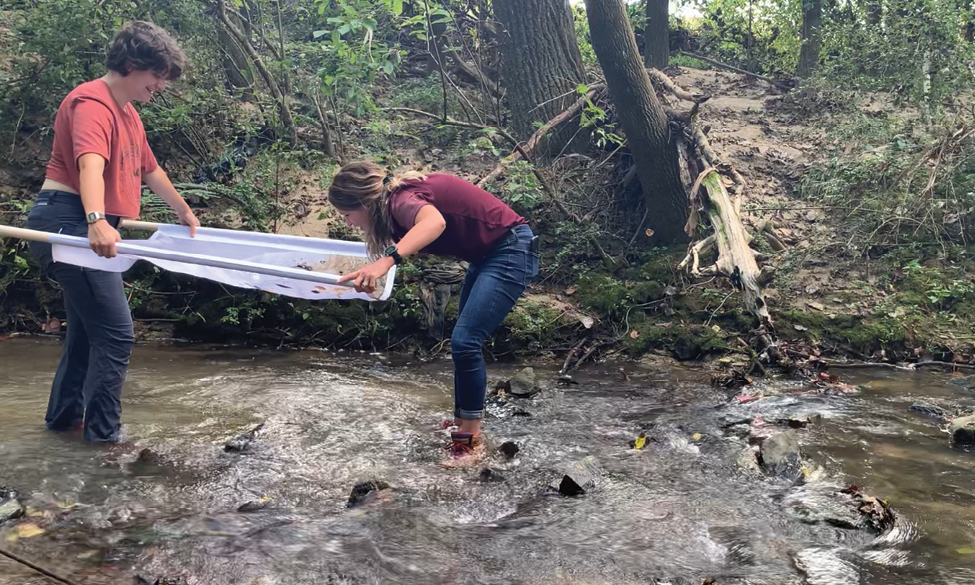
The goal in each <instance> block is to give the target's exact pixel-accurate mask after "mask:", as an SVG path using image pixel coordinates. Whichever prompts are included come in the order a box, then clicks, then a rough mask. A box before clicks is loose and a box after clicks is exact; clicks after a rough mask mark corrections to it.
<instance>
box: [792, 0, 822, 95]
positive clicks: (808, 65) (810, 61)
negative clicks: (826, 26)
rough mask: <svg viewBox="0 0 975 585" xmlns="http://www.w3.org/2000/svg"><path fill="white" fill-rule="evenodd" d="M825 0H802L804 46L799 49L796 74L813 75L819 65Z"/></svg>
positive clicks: (798, 75)
mask: <svg viewBox="0 0 975 585" xmlns="http://www.w3.org/2000/svg"><path fill="white" fill-rule="evenodd" d="M822 26H823V0H803V2H802V47H801V48H800V49H799V66H798V67H797V68H796V76H797V77H801V78H808V77H811V76H812V74H813V73H814V72H815V71H816V67H817V66H818V65H819V50H820V48H821V47H822V44H823V41H822V38H823V37H822V33H821V30H820V29H821V28H822Z"/></svg>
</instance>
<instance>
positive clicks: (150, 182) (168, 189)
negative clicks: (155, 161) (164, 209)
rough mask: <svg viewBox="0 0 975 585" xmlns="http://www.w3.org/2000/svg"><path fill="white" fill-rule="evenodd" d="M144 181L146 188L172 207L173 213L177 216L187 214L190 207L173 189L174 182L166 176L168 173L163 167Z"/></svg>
mask: <svg viewBox="0 0 975 585" xmlns="http://www.w3.org/2000/svg"><path fill="white" fill-rule="evenodd" d="M143 180H144V181H145V183H146V186H147V187H149V189H151V190H152V192H153V193H155V194H156V195H159V197H161V198H162V200H163V201H165V202H166V205H168V206H170V207H171V208H172V209H173V211H175V212H176V213H177V214H182V213H186V212H187V211H189V209H190V207H189V205H187V204H186V201H184V200H183V198H182V197H181V196H180V194H179V193H177V192H176V188H175V187H173V183H172V181H170V180H169V176H168V175H166V171H164V170H163V169H162V167H156V170H154V171H152V172H151V173H149V174H148V175H146V176H145V177H143Z"/></svg>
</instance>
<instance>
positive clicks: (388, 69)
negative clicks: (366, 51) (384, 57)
mask: <svg viewBox="0 0 975 585" xmlns="http://www.w3.org/2000/svg"><path fill="white" fill-rule="evenodd" d="M383 71H385V72H386V75H392V74H393V64H392V63H390V62H389V61H386V62H385V63H383Z"/></svg>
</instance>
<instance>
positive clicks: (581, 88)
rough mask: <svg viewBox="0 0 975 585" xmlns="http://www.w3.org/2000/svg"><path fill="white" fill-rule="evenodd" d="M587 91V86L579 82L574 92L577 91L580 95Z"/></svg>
mask: <svg viewBox="0 0 975 585" xmlns="http://www.w3.org/2000/svg"><path fill="white" fill-rule="evenodd" d="M588 92H589V86H588V85H586V84H585V83H580V84H579V87H577V88H576V93H578V94H579V95H582V94H585V93H588Z"/></svg>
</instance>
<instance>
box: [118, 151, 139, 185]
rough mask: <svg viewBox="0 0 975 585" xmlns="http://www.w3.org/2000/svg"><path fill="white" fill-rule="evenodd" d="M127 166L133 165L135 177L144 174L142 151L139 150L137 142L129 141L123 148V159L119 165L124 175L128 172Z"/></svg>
mask: <svg viewBox="0 0 975 585" xmlns="http://www.w3.org/2000/svg"><path fill="white" fill-rule="evenodd" d="M127 166H131V168H132V172H131V174H132V176H133V177H141V176H142V153H141V152H139V146H138V145H137V144H132V143H129V144H128V145H127V146H126V147H125V148H123V149H122V161H121V163H120V165H119V170H121V171H122V174H123V175H125V174H126V172H127V170H126V167H127Z"/></svg>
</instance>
